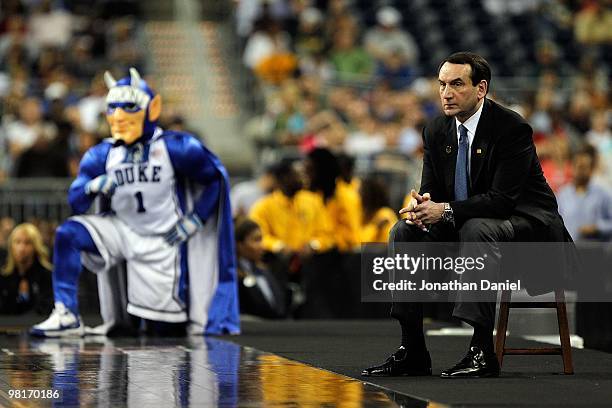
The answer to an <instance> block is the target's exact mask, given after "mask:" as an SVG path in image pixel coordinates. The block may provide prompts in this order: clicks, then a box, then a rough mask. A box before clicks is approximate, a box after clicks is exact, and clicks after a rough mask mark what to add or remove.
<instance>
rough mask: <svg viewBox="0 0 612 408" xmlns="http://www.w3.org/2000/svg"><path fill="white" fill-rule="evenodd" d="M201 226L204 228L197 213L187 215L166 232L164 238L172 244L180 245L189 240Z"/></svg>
mask: <svg viewBox="0 0 612 408" xmlns="http://www.w3.org/2000/svg"><path fill="white" fill-rule="evenodd" d="M200 228H202V220H201V219H200V217H198V216H197V215H196V214H190V215H186V216H184V217H183V218H181V219H180V220H179V221H178V222H177V223H176V225H175V226H174V227H172V228H171V229H170V231H168V232H166V233H165V234H164V239H165V240H166V242H167V243H168V244H170V245H178V244H180V243H182V242H185V241H187V240H188V239H189V238H190V237H191V236H192V235H193V234H195V233H196V232H197V231H198V230H199V229H200Z"/></svg>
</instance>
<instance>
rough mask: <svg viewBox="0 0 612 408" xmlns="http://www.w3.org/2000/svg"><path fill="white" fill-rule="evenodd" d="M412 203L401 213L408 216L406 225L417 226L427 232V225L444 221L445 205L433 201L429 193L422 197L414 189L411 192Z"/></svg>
mask: <svg viewBox="0 0 612 408" xmlns="http://www.w3.org/2000/svg"><path fill="white" fill-rule="evenodd" d="M410 196H411V198H410V202H409V203H408V206H407V207H404V208H402V209H401V210H400V211H399V213H400V214H406V224H410V225H416V226H417V227H419V228H420V229H422V230H424V231H426V230H427V225H430V224H435V223H437V222H439V221H440V220H441V219H442V214H444V203H436V202H434V201H431V196H430V195H429V193H425V194H423V195H420V194H419V193H417V192H416V191H415V190H414V189H413V190H411V191H410Z"/></svg>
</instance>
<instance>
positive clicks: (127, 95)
mask: <svg viewBox="0 0 612 408" xmlns="http://www.w3.org/2000/svg"><path fill="white" fill-rule="evenodd" d="M104 82H106V86H107V87H108V95H107V96H106V120H107V121H108V124H109V125H110V131H111V134H112V135H113V138H114V139H115V140H117V142H119V143H125V144H127V145H131V144H132V143H134V142H135V141H137V140H140V139H141V138H142V139H148V138H150V137H151V136H152V135H153V132H154V131H155V126H156V124H157V119H159V115H160V114H161V96H159V95H156V94H155V92H153V90H152V89H151V88H149V86H148V85H147V83H146V82H145V81H144V80H143V79H142V78H141V77H140V74H139V73H138V71H136V69H134V68H130V76H128V77H125V78H121V79H120V80H119V81H116V80H115V79H114V78H113V76H112V75H111V74H110V72H108V71H106V72H105V73H104Z"/></svg>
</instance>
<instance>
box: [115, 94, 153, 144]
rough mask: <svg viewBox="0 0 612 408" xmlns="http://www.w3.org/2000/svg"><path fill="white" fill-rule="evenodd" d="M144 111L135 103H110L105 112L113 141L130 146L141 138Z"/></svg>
mask: <svg viewBox="0 0 612 408" xmlns="http://www.w3.org/2000/svg"><path fill="white" fill-rule="evenodd" d="M145 114H146V112H145V110H144V109H140V107H139V106H138V105H137V104H135V103H110V104H108V108H107V110H106V120H107V121H108V124H109V126H110V130H111V134H112V135H113V138H114V139H115V140H123V141H124V142H125V143H126V144H128V145H129V144H132V143H133V142H134V141H135V140H137V139H138V138H139V137H140V136H142V132H143V126H144V121H145Z"/></svg>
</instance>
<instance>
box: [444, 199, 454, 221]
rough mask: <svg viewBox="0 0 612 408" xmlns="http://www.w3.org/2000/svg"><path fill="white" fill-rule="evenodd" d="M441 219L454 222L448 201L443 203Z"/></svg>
mask: <svg viewBox="0 0 612 408" xmlns="http://www.w3.org/2000/svg"><path fill="white" fill-rule="evenodd" d="M442 221H444V222H447V223H451V224H455V216H454V214H453V209H452V207H451V206H450V204H449V203H444V212H443V213H442Z"/></svg>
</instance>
